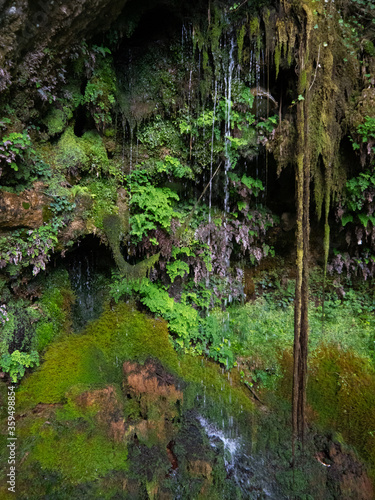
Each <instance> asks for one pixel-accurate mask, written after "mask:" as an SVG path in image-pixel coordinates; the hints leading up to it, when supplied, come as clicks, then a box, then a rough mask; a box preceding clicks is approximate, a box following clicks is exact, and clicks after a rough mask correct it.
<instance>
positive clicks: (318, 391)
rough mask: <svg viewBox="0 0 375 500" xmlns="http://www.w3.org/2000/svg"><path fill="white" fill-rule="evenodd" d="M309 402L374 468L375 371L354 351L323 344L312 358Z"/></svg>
mask: <svg viewBox="0 0 375 500" xmlns="http://www.w3.org/2000/svg"><path fill="white" fill-rule="evenodd" d="M308 401H309V402H310V404H311V405H312V407H313V409H314V410H315V411H316V412H317V414H318V421H319V423H320V424H321V425H322V426H323V427H325V428H333V429H335V430H336V431H337V432H340V433H341V434H342V435H343V437H344V439H345V440H346V441H347V442H348V443H349V444H351V445H353V446H355V447H356V449H357V451H358V452H359V453H360V455H361V456H362V457H363V458H364V459H365V460H367V461H369V463H370V464H371V466H372V470H373V472H374V471H375V434H374V432H373V429H375V370H374V367H373V365H372V364H371V363H370V362H369V361H368V360H367V359H364V358H361V357H359V356H358V355H356V354H355V353H354V352H353V351H343V350H342V349H339V348H338V347H337V346H335V345H323V346H322V347H321V348H320V349H319V350H318V351H317V352H315V353H314V357H313V359H312V361H311V368H310V378H309V382H308Z"/></svg>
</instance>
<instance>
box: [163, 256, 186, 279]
mask: <svg viewBox="0 0 375 500" xmlns="http://www.w3.org/2000/svg"><path fill="white" fill-rule="evenodd" d="M189 270H190V268H189V264H187V263H186V262H184V261H182V260H174V261H173V262H169V263H168V264H167V274H168V276H169V277H170V280H171V283H173V282H174V280H175V279H176V278H177V276H181V278H183V277H184V276H185V274H189Z"/></svg>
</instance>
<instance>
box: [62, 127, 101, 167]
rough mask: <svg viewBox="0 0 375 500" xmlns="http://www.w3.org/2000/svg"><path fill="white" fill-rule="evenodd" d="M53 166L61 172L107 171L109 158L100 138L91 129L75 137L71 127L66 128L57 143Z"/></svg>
mask: <svg viewBox="0 0 375 500" xmlns="http://www.w3.org/2000/svg"><path fill="white" fill-rule="evenodd" d="M55 167H56V168H57V169H58V170H59V171H61V172H76V171H77V170H80V171H94V172H107V171H108V167H109V160H108V156H107V151H106V149H105V146H104V144H103V141H102V138H101V137H100V135H99V134H98V133H97V132H96V131H93V130H90V131H88V132H86V133H85V134H84V135H83V136H82V137H77V136H76V135H75V134H74V129H73V127H69V128H67V129H66V130H65V132H64V133H63V135H62V136H61V138H60V140H59V142H58V144H57V149H56V151H55Z"/></svg>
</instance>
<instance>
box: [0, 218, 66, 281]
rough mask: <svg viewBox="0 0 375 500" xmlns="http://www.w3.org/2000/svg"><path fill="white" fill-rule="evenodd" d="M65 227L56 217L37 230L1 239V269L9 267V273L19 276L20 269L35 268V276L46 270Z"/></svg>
mask: <svg viewBox="0 0 375 500" xmlns="http://www.w3.org/2000/svg"><path fill="white" fill-rule="evenodd" d="M63 225H64V223H63V220H62V218H61V217H56V218H54V219H53V220H52V221H51V222H46V223H44V224H43V226H40V227H39V228H37V229H31V230H24V229H18V230H15V231H13V232H12V234H11V236H10V237H9V236H2V237H0V269H2V268H5V267H6V266H9V267H8V271H9V272H10V273H11V274H12V273H15V274H17V273H19V271H20V269H19V268H25V267H28V266H33V269H32V272H33V275H34V276H36V275H37V274H38V273H39V272H40V271H41V270H45V268H46V264H47V262H48V261H49V259H50V254H51V252H53V250H54V248H55V246H56V244H57V243H58V233H59V230H60V229H61V228H62V227H63Z"/></svg>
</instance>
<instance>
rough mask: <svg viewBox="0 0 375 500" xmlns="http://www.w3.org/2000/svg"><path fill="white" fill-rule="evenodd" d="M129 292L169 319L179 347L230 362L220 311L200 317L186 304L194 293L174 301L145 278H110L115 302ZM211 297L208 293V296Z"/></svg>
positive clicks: (221, 361)
mask: <svg viewBox="0 0 375 500" xmlns="http://www.w3.org/2000/svg"><path fill="white" fill-rule="evenodd" d="M177 262H178V261H177ZM182 264H185V263H184V262H182ZM186 266H187V264H186ZM187 267H188V266H187ZM132 292H136V293H137V294H139V297H140V301H141V302H142V304H144V305H145V306H146V307H147V308H148V309H149V310H150V311H151V312H153V313H154V314H156V315H158V316H161V317H162V318H163V319H165V320H166V321H167V322H168V327H169V330H170V332H171V333H172V335H173V337H174V338H173V341H174V345H175V346H176V348H177V349H178V350H181V349H182V350H183V351H184V352H185V353H186V352H189V353H192V354H202V353H206V354H207V355H208V356H209V357H211V358H213V359H215V360H216V361H219V362H220V363H222V364H224V365H225V366H226V367H227V368H231V367H232V366H233V363H234V355H233V350H232V349H231V348H230V343H229V341H228V339H227V338H225V334H224V333H223V318H222V317H221V316H220V314H219V316H217V315H212V314H211V315H209V316H208V317H207V318H205V317H200V316H199V314H198V311H197V309H196V308H194V307H192V305H190V304H189V302H191V301H192V300H193V301H194V303H197V302H198V303H199V301H198V300H197V294H194V293H184V294H183V296H182V299H181V302H177V301H175V300H174V299H173V298H172V297H170V296H169V294H168V292H167V291H166V290H165V289H163V288H162V287H160V286H158V285H157V284H155V283H151V282H150V281H149V280H148V279H143V280H142V281H140V280H135V281H130V280H127V279H123V278H122V277H118V278H117V279H115V280H113V282H112V285H111V289H110V294H111V295H112V297H113V298H114V299H115V301H116V302H118V301H119V300H120V299H121V298H124V296H129V295H130V294H131V293H132ZM210 297H211V294H210V293H209V297H208V298H209V299H210ZM202 305H203V303H202Z"/></svg>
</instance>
